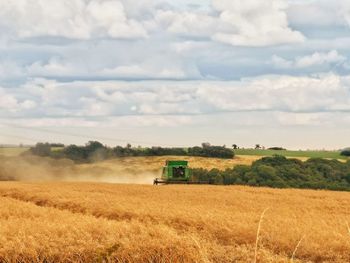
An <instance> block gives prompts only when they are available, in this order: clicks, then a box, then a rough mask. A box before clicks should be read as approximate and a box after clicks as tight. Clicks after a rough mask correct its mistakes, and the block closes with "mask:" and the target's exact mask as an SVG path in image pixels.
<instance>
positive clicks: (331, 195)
mask: <svg viewBox="0 0 350 263" xmlns="http://www.w3.org/2000/svg"><path fill="white" fill-rule="evenodd" d="M0 203H1V206H0V261H1V262H38V263H39V262H155V263H158V262H203V263H204V262H205V263H207V262H255V259H256V262H286V263H287V262H350V253H349V251H350V229H349V224H350V195H349V194H348V193H343V192H328V191H309V190H291V189H289V190H274V189H265V188H250V187H240V186H205V185H203V186H188V185H185V186H184V185H177V186H174V185H172V186H145V185H143V186H142V185H114V184H96V183H15V182H1V183H0ZM266 209H267V210H266ZM264 210H266V213H265V215H264V218H263V219H260V218H261V215H262V213H263V211H264ZM259 222H260V231H259V234H258V239H257V229H258V225H259ZM257 240H258V241H257Z"/></svg>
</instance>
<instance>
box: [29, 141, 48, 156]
mask: <svg viewBox="0 0 350 263" xmlns="http://www.w3.org/2000/svg"><path fill="white" fill-rule="evenodd" d="M30 152H31V153H32V154H34V155H38V156H50V154H51V146H50V144H49V143H37V144H36V145H35V147H32V148H30Z"/></svg>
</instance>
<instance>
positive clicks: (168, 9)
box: [0, 0, 350, 150]
mask: <svg viewBox="0 0 350 263" xmlns="http://www.w3.org/2000/svg"><path fill="white" fill-rule="evenodd" d="M349 59H350V1H349V0H333V1H329V0H266V1H261V0H245V1H240V0H181V1H179V0H177V1H174V0H173V1H170V0H138V1H131V0H16V1H7V0H0V144H19V143H24V144H33V143H35V142H39V141H40V142H45V141H49V142H62V143H65V144H70V143H74V144H84V143H85V142H87V141H89V140H99V141H101V142H103V143H105V144H108V145H110V146H115V145H125V144H126V143H128V142H129V143H131V144H132V145H135V146H137V145H141V146H156V145H157V146H158V145H159V146H193V145H200V144H201V143H202V142H210V143H212V144H215V145H227V146H231V145H232V144H237V145H238V146H241V147H254V145H255V144H261V145H264V146H266V147H272V146H281V147H286V148H289V149H330V150H331V149H341V148H344V147H347V146H350V139H349V138H350V136H349V134H350V115H349V113H350V60H349Z"/></svg>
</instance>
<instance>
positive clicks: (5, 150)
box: [0, 147, 29, 156]
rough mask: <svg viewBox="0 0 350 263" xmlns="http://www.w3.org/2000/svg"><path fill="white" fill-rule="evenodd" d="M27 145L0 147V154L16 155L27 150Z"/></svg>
mask: <svg viewBox="0 0 350 263" xmlns="http://www.w3.org/2000/svg"><path fill="white" fill-rule="evenodd" d="M28 149H29V148H28V147H0V155H3V156H18V155H20V154H21V153H23V152H25V151H27V150H28Z"/></svg>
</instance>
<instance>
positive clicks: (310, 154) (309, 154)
mask: <svg viewBox="0 0 350 263" xmlns="http://www.w3.org/2000/svg"><path fill="white" fill-rule="evenodd" d="M235 153H236V154H237V155H254V156H273V155H275V154H278V155H283V156H286V157H306V158H329V159H347V158H346V157H344V156H341V155H340V152H338V151H289V150H283V151H275V150H255V149H238V150H235Z"/></svg>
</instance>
